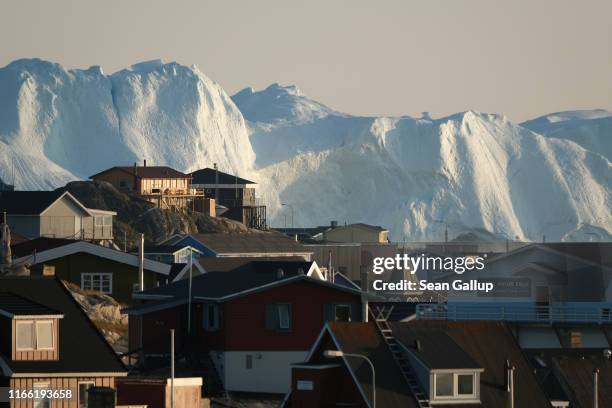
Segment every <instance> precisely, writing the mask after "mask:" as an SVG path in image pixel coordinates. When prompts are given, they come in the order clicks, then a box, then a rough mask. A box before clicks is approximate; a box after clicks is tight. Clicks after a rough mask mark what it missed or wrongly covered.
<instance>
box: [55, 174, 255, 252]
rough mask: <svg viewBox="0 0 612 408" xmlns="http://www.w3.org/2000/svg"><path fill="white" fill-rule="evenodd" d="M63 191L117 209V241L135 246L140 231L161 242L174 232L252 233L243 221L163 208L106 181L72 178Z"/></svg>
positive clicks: (93, 204) (87, 202)
mask: <svg viewBox="0 0 612 408" xmlns="http://www.w3.org/2000/svg"><path fill="white" fill-rule="evenodd" d="M61 190H66V191H69V192H70V193H71V194H72V195H74V196H75V197H76V198H77V199H78V200H80V201H81V202H82V203H83V204H84V205H85V206H86V207H90V208H97V209H101V210H110V211H116V212H117V217H116V218H115V223H114V235H115V243H116V244H117V245H118V246H119V247H120V248H123V247H124V245H125V244H126V242H125V241H126V239H127V247H128V249H129V248H130V247H134V245H135V243H136V242H137V241H138V234H140V233H143V234H145V240H146V241H147V242H159V241H161V240H164V239H166V238H168V237H170V236H172V235H174V234H189V233H197V232H228V233H229V232H231V233H244V232H249V231H251V230H249V229H248V228H247V227H245V226H244V225H243V224H241V223H239V222H236V221H233V220H230V219H227V218H222V217H210V216H207V215H205V214H202V213H198V212H192V211H189V210H186V211H184V212H181V213H178V212H174V211H169V210H162V209H159V208H157V207H155V206H154V205H153V204H151V203H149V202H147V201H145V200H142V199H140V198H138V197H134V196H130V195H127V194H125V193H123V192H121V191H119V190H117V189H116V188H115V187H113V186H112V185H110V184H108V183H106V182H98V181H73V182H70V183H68V184H67V185H66V186H65V187H62V188H61Z"/></svg>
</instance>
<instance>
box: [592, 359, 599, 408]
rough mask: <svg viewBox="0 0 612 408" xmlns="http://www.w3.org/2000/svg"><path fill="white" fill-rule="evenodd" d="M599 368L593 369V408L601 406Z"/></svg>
mask: <svg viewBox="0 0 612 408" xmlns="http://www.w3.org/2000/svg"><path fill="white" fill-rule="evenodd" d="M598 388H599V368H596V369H594V370H593V408H599V390H598Z"/></svg>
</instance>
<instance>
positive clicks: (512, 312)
mask: <svg viewBox="0 0 612 408" xmlns="http://www.w3.org/2000/svg"><path fill="white" fill-rule="evenodd" d="M416 317H417V319H422V320H497V321H512V322H542V323H560V322H568V323H600V324H601V323H612V303H605V302H601V303H597V302H585V303H584V304H579V303H565V304H554V305H549V306H538V305H536V304H517V305H512V304H508V303H505V304H492V305H487V304H483V303H477V304H468V303H456V304H419V305H417V307H416Z"/></svg>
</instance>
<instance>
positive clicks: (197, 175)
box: [191, 167, 255, 185]
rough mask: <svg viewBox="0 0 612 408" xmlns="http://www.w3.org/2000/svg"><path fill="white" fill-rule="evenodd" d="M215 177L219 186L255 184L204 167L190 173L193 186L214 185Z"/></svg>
mask: <svg viewBox="0 0 612 408" xmlns="http://www.w3.org/2000/svg"><path fill="white" fill-rule="evenodd" d="M217 175H218V180H219V184H236V185H246V184H255V182H253V181H250V180H247V179H243V178H241V177H238V176H235V175H233V174H229V173H224V172H222V171H220V170H215V169H211V168H210V167H206V168H204V169H201V170H196V171H194V172H193V173H191V176H192V177H193V180H192V181H191V182H192V183H193V184H215V183H216V181H217Z"/></svg>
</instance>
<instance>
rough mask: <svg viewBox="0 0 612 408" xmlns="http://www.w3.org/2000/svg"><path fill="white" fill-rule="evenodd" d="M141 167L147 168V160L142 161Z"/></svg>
mask: <svg viewBox="0 0 612 408" xmlns="http://www.w3.org/2000/svg"><path fill="white" fill-rule="evenodd" d="M143 167H147V159H144V165H143Z"/></svg>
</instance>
